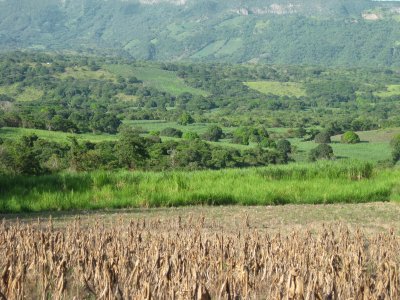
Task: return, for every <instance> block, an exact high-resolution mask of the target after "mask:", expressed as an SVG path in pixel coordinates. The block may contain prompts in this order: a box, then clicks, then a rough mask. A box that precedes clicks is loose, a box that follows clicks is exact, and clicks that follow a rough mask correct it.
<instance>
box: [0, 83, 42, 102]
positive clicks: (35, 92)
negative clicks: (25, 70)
mask: <svg viewBox="0 0 400 300" xmlns="http://www.w3.org/2000/svg"><path fill="white" fill-rule="evenodd" d="M0 94H4V95H7V96H9V97H11V98H14V99H15V100H16V101H20V102H26V101H36V100H38V99H40V98H41V97H42V96H43V91H42V90H39V89H37V88H34V87H23V88H21V89H19V88H18V85H17V84H13V85H8V86H0Z"/></svg>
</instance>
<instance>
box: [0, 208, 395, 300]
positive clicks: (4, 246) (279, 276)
mask: <svg viewBox="0 0 400 300" xmlns="http://www.w3.org/2000/svg"><path fill="white" fill-rule="evenodd" d="M236 217H237V218H238V219H237V224H238V226H236V227H235V228H230V230H224V226H219V225H218V223H217V222H215V218H209V217H208V216H207V217H205V216H201V215H196V216H195V217H193V216H192V215H188V216H185V217H183V218H182V217H180V216H175V215H174V216H173V217H169V218H168V217H165V218H162V219H161V218H157V217H156V216H154V217H150V218H135V219H131V221H130V222H129V223H127V222H126V221H127V220H126V219H122V218H121V219H120V220H117V221H115V218H114V221H115V222H114V224H113V226H109V225H108V224H105V223H104V222H103V221H104V220H102V221H98V222H96V223H94V222H92V223H91V224H88V223H83V224H82V223H81V222H80V221H78V220H75V221H73V222H69V223H68V225H66V226H62V227H55V226H54V224H53V222H52V221H49V222H46V223H45V224H43V223H40V222H39V221H38V222H37V223H36V222H27V223H21V222H14V221H4V222H3V224H2V225H1V226H0V257H1V258H2V259H1V260H0V272H1V274H0V275H1V278H0V291H1V294H0V295H1V296H0V298H1V297H3V298H6V299H22V298H28V299H37V298H43V299H44V298H52V299H62V298H64V299H72V298H73V297H76V298H77V299H87V298H96V299H97V298H99V299H211V298H212V299H259V298H262V299H399V298H400V273H399V267H400V261H399V259H400V258H399V255H398V253H399V250H400V238H399V236H398V235H397V234H396V233H395V231H393V230H383V231H381V232H379V233H378V232H375V233H370V234H368V235H365V234H364V233H363V230H360V229H355V228H354V227H348V226H343V225H338V224H331V225H328V226H324V225H320V228H319V230H318V231H317V232H311V231H309V230H307V229H305V228H300V229H298V230H294V231H293V232H290V233H279V232H277V231H275V232H269V231H268V229H261V228H257V226H254V225H253V224H254V223H255V221H254V220H253V216H251V215H249V214H248V213H242V214H241V215H236Z"/></svg>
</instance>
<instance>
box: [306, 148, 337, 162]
mask: <svg viewBox="0 0 400 300" xmlns="http://www.w3.org/2000/svg"><path fill="white" fill-rule="evenodd" d="M332 158H333V149H332V147H331V146H329V145H327V144H320V145H318V146H317V147H316V148H314V149H312V150H311V151H310V154H309V159H310V160H311V161H316V160H318V159H332Z"/></svg>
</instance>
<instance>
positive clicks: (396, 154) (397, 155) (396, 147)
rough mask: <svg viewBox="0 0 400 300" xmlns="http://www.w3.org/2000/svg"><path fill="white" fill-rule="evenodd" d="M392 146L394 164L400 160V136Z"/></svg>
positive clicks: (391, 143)
mask: <svg viewBox="0 0 400 300" xmlns="http://www.w3.org/2000/svg"><path fill="white" fill-rule="evenodd" d="M390 146H392V159H393V163H397V162H398V161H399V160H400V134H398V135H396V136H395V137H394V138H393V139H392V141H391V142H390Z"/></svg>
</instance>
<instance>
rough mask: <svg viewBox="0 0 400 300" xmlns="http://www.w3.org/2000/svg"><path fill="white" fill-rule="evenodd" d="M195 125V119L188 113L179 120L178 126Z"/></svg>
mask: <svg viewBox="0 0 400 300" xmlns="http://www.w3.org/2000/svg"><path fill="white" fill-rule="evenodd" d="M193 123H194V119H193V117H192V116H191V115H190V114H189V113H187V112H185V113H183V114H182V115H181V116H180V117H179V120H178V124H180V125H189V124H193Z"/></svg>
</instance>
